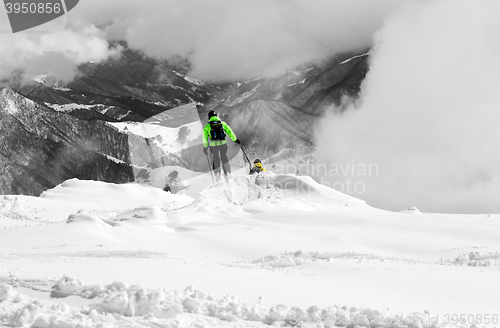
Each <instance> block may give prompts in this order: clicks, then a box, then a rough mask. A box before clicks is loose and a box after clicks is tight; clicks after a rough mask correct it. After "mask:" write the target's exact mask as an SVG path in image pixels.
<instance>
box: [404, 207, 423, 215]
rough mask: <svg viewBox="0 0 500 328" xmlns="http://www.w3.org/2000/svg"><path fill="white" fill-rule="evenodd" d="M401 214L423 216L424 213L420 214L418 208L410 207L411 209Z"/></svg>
mask: <svg viewBox="0 0 500 328" xmlns="http://www.w3.org/2000/svg"><path fill="white" fill-rule="evenodd" d="M401 213H406V214H422V212H420V211H419V209H418V208H416V207H415V206H414V207H410V208H409V209H407V210H404V211H402V212H401Z"/></svg>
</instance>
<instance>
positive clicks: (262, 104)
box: [0, 44, 368, 195]
mask: <svg viewBox="0 0 500 328" xmlns="http://www.w3.org/2000/svg"><path fill="white" fill-rule="evenodd" d="M123 46H124V51H123V52H122V55H121V56H120V57H119V58H111V59H109V60H107V61H105V62H102V63H87V64H84V65H81V66H80V67H79V68H78V70H79V71H78V74H77V77H76V78H75V80H74V81H73V82H71V83H69V84H68V85H62V84H61V83H59V82H58V81H57V80H56V79H54V78H53V77H52V76H50V75H46V76H39V77H37V78H36V79H35V81H33V82H31V83H26V84H23V85H10V86H9V87H5V86H4V87H1V88H2V90H1V93H0V117H1V121H0V124H1V132H0V142H1V143H0V162H1V164H2V168H1V170H2V176H1V178H0V194H10V193H12V194H29V195H38V194H40V193H41V192H42V191H43V190H45V189H47V188H51V187H53V186H55V185H57V184H59V183H61V182H62V181H64V180H66V179H68V178H73V177H76V178H79V179H93V180H103V181H110V182H117V183H121V182H126V181H133V180H134V179H135V178H136V177H135V176H134V170H135V172H137V171H141V170H140V169H141V168H139V170H137V169H138V168H137V167H136V166H137V163H138V162H137V160H134V161H132V160H131V153H133V155H134V157H135V158H136V159H137V158H139V163H140V166H141V167H147V166H148V165H149V166H155V167H158V166H161V165H177V166H180V167H185V168H188V169H190V170H195V171H198V170H203V169H202V168H203V167H204V166H205V165H206V163H205V161H204V162H203V164H201V163H200V161H201V160H203V158H202V156H200V153H201V140H198V142H195V140H191V139H193V138H190V137H189V136H186V134H193V133H194V134H196V138H199V136H198V132H196V131H194V130H196V128H194V126H190V127H189V128H186V127H184V125H185V124H191V123H193V122H196V121H198V122H199V121H200V120H201V121H202V124H205V123H206V122H205V121H206V113H207V112H208V111H209V110H215V111H217V112H218V113H219V116H220V117H221V118H222V119H223V120H225V121H227V122H228V123H229V124H230V125H231V127H232V128H233V130H234V131H235V132H236V133H237V136H238V138H239V139H240V140H242V142H243V146H244V147H245V148H246V149H248V150H249V153H250V155H255V156H258V157H261V158H265V157H269V156H271V155H273V154H275V153H277V152H279V151H280V150H282V149H284V148H297V147H310V146H313V132H312V131H313V130H314V125H315V124H316V122H317V120H318V118H319V117H321V115H322V114H323V113H324V112H325V111H326V110H333V109H332V106H331V105H332V104H334V105H336V107H335V108H336V109H335V110H342V103H343V99H344V98H345V97H356V96H357V95H358V93H359V90H360V85H361V82H362V80H363V78H364V76H365V74H366V72H367V70H368V61H367V58H368V54H367V53H366V52H360V53H346V54H342V55H337V56H336V57H334V58H331V59H330V60H329V61H325V62H315V63H307V64H304V65H301V66H298V67H295V68H293V69H290V70H287V71H286V72H283V74H282V75H280V76H277V77H274V78H266V77H262V78H259V79H254V80H251V81H239V82H233V83H227V84H210V83H207V82H203V81H199V80H197V79H194V78H191V77H189V76H186V72H187V71H188V64H187V63H185V62H180V63H175V64H173V63H169V62H166V61H159V60H155V59H151V58H148V57H146V56H144V55H143V54H142V53H141V52H139V51H136V50H132V49H129V48H127V47H126V45H125V44H124V45H123ZM193 103H204V104H205V106H203V107H202V108H200V109H198V110H195V109H194V108H195V107H194V105H192V104H193ZM189 104H191V105H189ZM186 106H187V107H186ZM113 122H146V123H153V124H156V125H161V126H164V127H169V128H175V129H178V131H177V132H176V133H177V134H178V136H177V135H176V139H177V141H179V140H180V141H179V142H182V140H184V139H186V138H187V139H190V141H189V142H187V143H186V144H185V145H184V146H183V147H181V148H182V149H180V150H179V149H178V150H176V151H173V150H172V151H165V149H163V148H162V146H161V144H162V143H163V144H165V142H164V140H163V141H162V136H161V135H158V136H150V135H147V136H145V135H141V134H140V133H139V134H137V133H131V132H130V131H127V129H118V128H116V126H112V125H110V124H109V123H113ZM136 124H140V123H136ZM160 134H161V133H160ZM181 134H182V135H181ZM160 141H161V142H160ZM177 141H176V142H177Z"/></svg>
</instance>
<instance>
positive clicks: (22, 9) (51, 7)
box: [5, 2, 62, 14]
mask: <svg viewBox="0 0 500 328" xmlns="http://www.w3.org/2000/svg"><path fill="white" fill-rule="evenodd" d="M5 9H6V10H7V14H12V13H14V14H52V13H54V14H59V13H60V12H61V11H62V8H61V4H60V3H58V2H56V3H26V2H24V3H17V2H16V3H10V2H7V3H5Z"/></svg>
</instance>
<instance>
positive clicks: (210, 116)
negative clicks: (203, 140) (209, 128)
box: [208, 110, 217, 119]
mask: <svg viewBox="0 0 500 328" xmlns="http://www.w3.org/2000/svg"><path fill="white" fill-rule="evenodd" d="M212 116H217V113H216V112H214V111H213V110H211V111H210V112H208V119H211V118H212Z"/></svg>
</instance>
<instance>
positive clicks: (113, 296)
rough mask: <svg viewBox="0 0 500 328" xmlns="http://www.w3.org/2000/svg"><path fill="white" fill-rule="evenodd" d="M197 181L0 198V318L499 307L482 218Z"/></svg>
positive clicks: (174, 319) (283, 184) (89, 319)
mask: <svg viewBox="0 0 500 328" xmlns="http://www.w3.org/2000/svg"><path fill="white" fill-rule="evenodd" d="M181 173H182V172H181ZM184 173H185V172H184ZM184 173H182V174H184ZM205 178H208V181H210V176H200V175H193V176H192V177H191V181H190V182H191V184H190V187H191V191H192V192H193V191H195V190H199V191H198V192H196V193H193V194H192V195H193V196H194V197H190V196H186V195H182V191H180V192H179V193H177V194H171V193H168V192H164V191H162V190H160V189H158V188H153V187H150V186H145V185H138V184H135V183H131V184H125V185H115V184H107V183H103V182H95V181H81V180H76V179H73V180H69V181H67V182H65V183H63V184H61V185H59V186H58V187H56V188H54V189H52V190H50V191H47V192H45V193H44V194H43V195H42V197H40V198H35V197H28V196H4V197H3V198H2V199H0V214H1V218H2V220H0V223H1V224H3V227H4V228H5V229H3V230H0V249H2V255H1V256H0V280H1V281H2V283H0V302H1V303H0V304H1V306H0V320H1V321H0V322H1V323H2V324H4V325H13V326H16V325H17V326H23V325H24V326H26V327H29V326H33V325H34V326H35V327H50V326H62V325H63V323H64V325H65V327H77V326H83V327H87V326H88V327H91V326H93V325H94V326H95V325H99V324H100V325H103V326H109V327H112V326H116V327H121V326H124V325H126V324H129V325H132V326H136V327H143V326H151V325H164V326H177V327H189V326H190V325H191V324H192V323H193V322H195V323H196V322H197V323H198V325H205V326H223V327H236V326H238V327H245V326H259V325H261V324H275V322H277V324H279V325H283V324H286V323H288V324H291V323H292V320H297V319H298V318H302V319H300V320H306V319H307V318H316V320H320V321H322V322H323V324H324V326H328V325H327V324H326V323H325V322H326V319H325V317H322V315H328V316H330V317H329V318H330V319H333V320H339V318H345V320H348V322H349V323H354V320H358V318H360V317H363V315H370V316H379V317H383V318H386V319H387V318H389V319H391V318H392V319H394V318H399V319H403V318H406V317H408V316H412V317H413V316H414V313H415V312H418V313H419V314H417V315H416V316H417V317H418V318H420V319H419V320H420V321H421V323H422V324H423V326H429V325H432V322H431V317H435V316H437V315H440V316H441V315H444V314H446V313H448V314H449V313H451V312H452V311H460V312H464V313H476V314H478V313H482V312H480V311H494V309H495V308H496V304H497V303H496V302H497V294H496V290H498V288H500V285H499V281H498V279H497V271H498V251H499V250H500V245H499V243H498V241H497V236H498V230H499V228H500V223H499V221H498V218H496V217H495V216H480V215H477V216H474V215H465V216H461V215H434V214H426V213H422V214H420V215H409V214H406V213H393V212H387V211H382V210H378V209H374V208H371V207H369V206H367V205H366V204H365V203H364V202H363V201H361V200H358V199H355V198H352V197H350V196H347V195H343V194H341V193H339V192H337V191H335V190H332V189H329V188H327V187H325V186H321V185H319V184H317V183H316V182H314V181H313V180H312V179H310V178H308V177H301V176H296V175H291V174H273V173H261V174H259V175H253V176H248V175H246V174H239V172H235V175H234V177H233V179H231V180H229V183H224V182H223V183H221V184H217V185H214V186H212V185H210V184H209V183H208V184H207V183H202V180H204V179H205ZM9 221H11V222H16V224H9V223H8V222H9ZM18 222H19V223H18ZM21 222H22V223H21ZM114 281H115V283H113V282H114ZM116 281H118V282H116ZM119 282H122V283H119ZM190 285H194V286H195V287H189V288H187V289H186V286H190ZM13 287H15V288H16V289H12V288H13ZM33 289H35V290H38V292H34V291H33ZM19 293H20V294H19ZM50 295H52V296H53V297H56V296H57V297H63V298H62V299H59V300H58V301H59V302H62V303H65V302H68V303H70V304H72V305H70V306H68V305H60V304H59V305H57V304H56V302H55V301H56V300H55V299H54V298H50ZM66 295H74V296H72V297H70V298H64V296H66ZM224 295H235V296H224ZM34 298H39V300H35V299H34ZM88 299H90V301H89V300H88ZM280 304H281V305H280ZM82 305H83V307H81V306H82ZM294 306H298V307H294ZM424 311H428V312H427V313H425V312H424ZM440 318H441V321H440V322H443V320H444V317H443V316H441V317H440ZM389 319H387V320H389ZM399 319H398V320H399ZM391 322H392V321H391ZM35 323H36V324H35ZM365 324H366V323H365ZM361 325H363V324H361ZM390 325H391V324H390V323H387V325H385V326H387V327H389V326H390ZM410 326H411V325H410ZM415 326H418V325H415Z"/></svg>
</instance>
